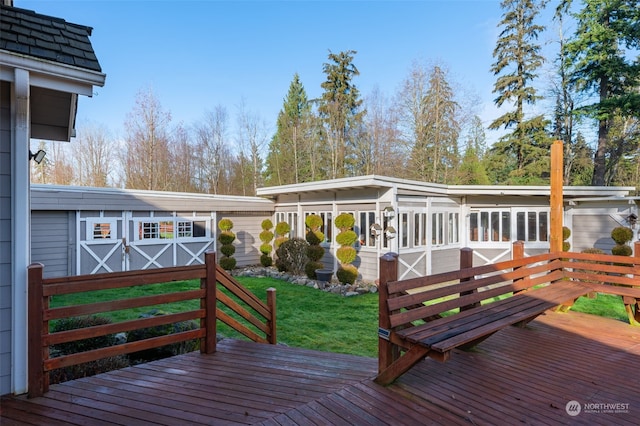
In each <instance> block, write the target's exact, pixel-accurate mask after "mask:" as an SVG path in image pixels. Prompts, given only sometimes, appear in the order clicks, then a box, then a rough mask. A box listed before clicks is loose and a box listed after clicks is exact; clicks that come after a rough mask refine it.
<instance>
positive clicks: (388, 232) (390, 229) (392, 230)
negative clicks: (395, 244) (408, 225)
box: [384, 226, 397, 240]
mask: <svg viewBox="0 0 640 426" xmlns="http://www.w3.org/2000/svg"><path fill="white" fill-rule="evenodd" d="M384 234H385V235H386V237H387V240H393V239H394V238H395V237H396V235H397V232H396V228H394V227H393V226H389V227H387V229H386V230H385V231H384Z"/></svg>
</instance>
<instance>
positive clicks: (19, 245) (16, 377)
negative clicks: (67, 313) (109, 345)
mask: <svg viewBox="0 0 640 426" xmlns="http://www.w3.org/2000/svg"><path fill="white" fill-rule="evenodd" d="M11 98H12V102H11V104H12V106H13V108H12V109H11V126H12V129H11V130H12V132H11V134H12V137H11V152H12V158H11V178H12V179H11V180H12V182H11V199H12V206H11V216H12V218H11V220H12V227H11V240H12V241H13V251H12V253H11V263H12V265H11V269H12V270H11V275H12V277H11V282H12V283H13V287H12V294H11V301H12V303H11V315H12V318H11V362H12V364H13V367H12V369H11V373H12V378H11V382H12V384H11V386H12V392H13V393H15V394H21V393H25V392H26V391H27V315H28V313H27V266H28V265H29V262H30V259H31V229H30V226H29V223H30V218H31V203H30V198H31V197H30V189H29V138H30V130H29V127H30V122H31V119H30V117H29V113H30V112H29V111H30V108H29V72H28V71H26V70H22V69H15V70H14V80H13V90H12V93H11Z"/></svg>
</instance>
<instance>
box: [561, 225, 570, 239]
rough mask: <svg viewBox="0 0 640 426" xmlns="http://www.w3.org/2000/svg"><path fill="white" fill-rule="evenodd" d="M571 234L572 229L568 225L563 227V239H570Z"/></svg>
mask: <svg viewBox="0 0 640 426" xmlns="http://www.w3.org/2000/svg"><path fill="white" fill-rule="evenodd" d="M570 236H571V229H569V228H567V227H566V226H563V227H562V241H564V240H566V239H568V238H569V237H570Z"/></svg>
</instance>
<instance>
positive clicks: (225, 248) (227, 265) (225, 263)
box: [218, 219, 236, 271]
mask: <svg viewBox="0 0 640 426" xmlns="http://www.w3.org/2000/svg"><path fill="white" fill-rule="evenodd" d="M218 228H220V229H221V230H222V232H220V235H218V241H220V244H222V245H221V246H220V252H221V253H222V254H223V257H221V258H220V261H219V262H218V263H220V266H222V268H223V269H226V270H227V271H230V270H231V269H233V268H235V267H236V260H235V259H234V258H233V257H231V256H233V254H234V253H235V252H236V248H235V246H234V245H233V241H234V240H235V239H236V234H234V233H233V232H232V231H231V229H232V228H233V222H231V220H229V219H220V221H219V222H218Z"/></svg>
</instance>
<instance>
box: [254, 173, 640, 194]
mask: <svg viewBox="0 0 640 426" xmlns="http://www.w3.org/2000/svg"><path fill="white" fill-rule="evenodd" d="M365 187H367V188H396V190H397V192H398V194H414V195H432V196H474V195H516V196H517V195H522V196H549V194H550V190H551V188H550V186H548V185H547V186H510V185H442V184H435V183H429V182H421V181H415V180H408V179H399V178H393V177H388V176H378V175H369V176H357V177H349V178H341V179H332V180H324V181H315V182H306V183H300V184H291V185H281V186H271V187H266V188H258V190H257V195H260V196H264V197H277V196H278V195H282V194H300V193H309V192H326V191H348V190H351V189H355V188H365ZM634 190H635V188H634V187H631V186H625V187H615V186H565V187H564V189H563V194H564V196H565V197H568V198H571V197H625V196H627V195H628V194H629V193H630V192H631V191H634Z"/></svg>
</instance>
